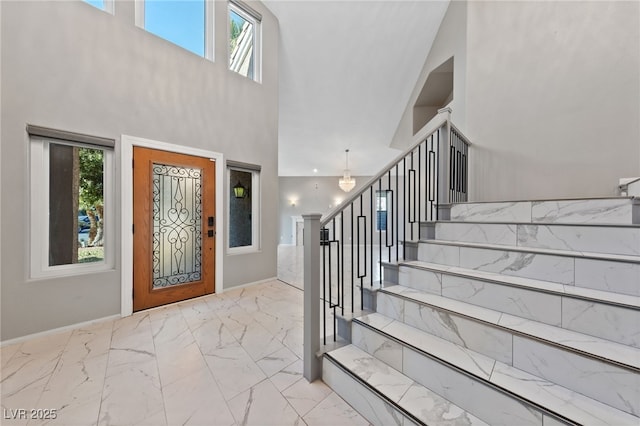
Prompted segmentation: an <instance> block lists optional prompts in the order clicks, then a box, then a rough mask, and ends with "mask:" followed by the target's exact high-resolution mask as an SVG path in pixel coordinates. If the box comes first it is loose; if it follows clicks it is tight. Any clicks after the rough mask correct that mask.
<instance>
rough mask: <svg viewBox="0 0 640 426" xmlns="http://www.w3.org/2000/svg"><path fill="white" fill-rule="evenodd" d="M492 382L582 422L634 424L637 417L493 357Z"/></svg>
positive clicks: (620, 425)
mask: <svg viewBox="0 0 640 426" xmlns="http://www.w3.org/2000/svg"><path fill="white" fill-rule="evenodd" d="M491 382H492V383H494V384H496V385H498V386H500V387H501V388H503V389H506V390H509V391H511V392H513V393H517V394H518V395H520V396H521V397H523V398H524V399H527V400H529V401H532V402H535V403H537V404H539V405H541V406H543V407H545V408H547V409H549V410H551V411H553V412H555V413H557V414H560V415H562V416H563V417H566V418H568V419H570V420H572V421H574V422H576V423H578V424H583V425H616V426H622V425H635V426H637V425H638V424H640V418H638V417H636V416H634V415H632V414H628V413H625V412H623V411H620V410H618V409H616V408H614V407H611V406H610V405H607V404H603V403H602V402H599V401H596V400H594V399H591V398H589V397H587V396H584V395H582V394H580V393H578V392H574V391H571V390H569V389H567V388H564V387H562V386H560V385H557V384H555V383H551V382H549V381H547V380H544V379H541V378H539V377H537V376H534V375H532V374H529V373H527V372H524V371H522V370H518V369H517V368H513V367H511V366H508V365H506V364H503V363H501V362H498V361H496V366H495V368H494V369H493V373H492V374H491Z"/></svg>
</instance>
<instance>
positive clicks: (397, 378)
mask: <svg viewBox="0 0 640 426" xmlns="http://www.w3.org/2000/svg"><path fill="white" fill-rule="evenodd" d="M322 375H323V377H322V378H323V381H324V382H325V383H327V384H328V385H329V386H331V388H332V389H333V390H334V391H335V392H336V393H338V394H339V395H340V396H341V397H342V398H343V399H345V400H346V401H347V402H348V403H349V404H351V406H353V407H354V408H355V409H356V410H358V412H360V414H362V415H363V416H364V417H365V418H366V419H367V420H368V421H370V422H371V423H373V424H376V425H407V426H408V425H414V424H420V423H423V424H429V425H436V424H447V425H478V426H485V425H486V423H485V422H483V421H481V420H480V419H478V418H477V417H475V416H473V415H472V414H470V413H468V412H466V411H464V410H462V409H461V408H459V407H457V406H456V405H455V404H452V403H451V402H449V401H447V400H445V399H444V398H442V397H441V396H439V395H438V394H436V393H434V392H432V391H430V390H429V389H427V388H425V387H424V386H422V385H420V384H419V383H416V382H415V381H414V380H412V379H410V378H409V377H407V376H405V375H404V374H402V373H401V372H399V371H398V370H396V369H394V368H392V367H390V366H389V365H388V364H386V363H384V362H382V361H380V360H378V359H377V358H375V357H374V356H373V355H371V354H369V353H367V352H365V351H363V350H362V349H360V348H358V347H356V346H354V345H349V346H344V347H342V348H340V349H337V350H335V351H332V352H331V353H330V354H328V355H326V356H325V358H324V359H323V367H322Z"/></svg>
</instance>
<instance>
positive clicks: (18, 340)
mask: <svg viewBox="0 0 640 426" xmlns="http://www.w3.org/2000/svg"><path fill="white" fill-rule="evenodd" d="M119 318H121V315H120V314H115V315H109V316H108V317H103V318H97V319H93V320H89V321H83V322H79V323H75V324H70V325H65V326H62V327H58V328H52V329H51V330H45V331H39V332H37V333H32V334H27V335H26V336H21V337H16V338H13V339H9V340H3V341H0V348H2V347H5V346H10V345H15V344H17V343H24V342H27V341H29V340H33V339H37V338H39V337H45V336H51V335H54V334H58V333H63V332H65V331H69V330H75V329H78V328H82V327H87V326H90V325H94V324H98V323H101V322H106V321H113V320H116V319H119Z"/></svg>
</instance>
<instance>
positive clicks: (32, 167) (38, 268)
mask: <svg viewBox="0 0 640 426" xmlns="http://www.w3.org/2000/svg"><path fill="white" fill-rule="evenodd" d="M50 144H58V145H67V146H76V147H82V148H91V149H100V150H102V151H103V153H104V157H103V158H104V160H103V161H104V163H103V191H104V195H103V196H104V214H105V216H107V217H110V218H113V219H112V220H113V222H112V223H109V225H108V226H106V227H105V229H104V236H103V238H104V259H103V260H101V261H96V262H89V263H70V264H65V265H55V266H49V220H48V211H49V200H50V194H49V176H50V175H49V173H50V167H49V147H50ZM114 164H115V160H114V150H113V148H110V147H107V146H100V145H93V144H90V143H81V142H76V141H70V140H66V139H56V138H51V137H45V136H38V135H30V137H29V221H28V223H29V234H30V235H29V242H30V245H29V251H30V256H29V257H30V262H29V278H30V279H34V280H35V279H45V278H53V277H64V276H73V275H83V274H90V273H95V272H101V271H109V270H113V269H114V268H115V266H114V265H115V245H116V241H115V238H114V236H115V226H116V220H117V218H116V216H115V206H114V203H115V198H114V186H115V185H114V178H115V168H114ZM43 212H46V213H43ZM43 215H46V218H45V219H44V220H43Z"/></svg>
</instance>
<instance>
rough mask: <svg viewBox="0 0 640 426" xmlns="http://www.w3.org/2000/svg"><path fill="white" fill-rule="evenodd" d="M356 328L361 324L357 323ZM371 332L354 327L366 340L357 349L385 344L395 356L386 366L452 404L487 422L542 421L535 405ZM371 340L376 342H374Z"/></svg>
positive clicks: (387, 357) (390, 353) (525, 423)
mask: <svg viewBox="0 0 640 426" xmlns="http://www.w3.org/2000/svg"><path fill="white" fill-rule="evenodd" d="M354 326H355V323H354ZM360 328H363V327H362V326H360ZM371 333H375V332H374V331H372V330H366V331H364V332H362V333H361V332H359V331H356V330H355V327H354V331H353V334H354V336H359V339H369V340H370V341H369V342H368V344H365V345H363V346H365V347H362V346H361V349H363V350H365V351H367V347H369V348H370V349H371V348H375V347H376V346H377V347H378V350H374V353H371V352H370V353H371V354H372V355H374V356H376V353H378V354H380V353H382V352H385V351H381V350H379V348H387V349H386V354H385V355H386V357H385V358H386V359H389V358H391V357H393V358H395V359H394V360H392V361H391V364H389V365H390V366H392V367H394V368H395V369H397V370H399V371H401V372H402V373H403V374H405V375H406V376H407V377H409V378H411V379H413V380H415V381H416V382H418V383H420V384H421V385H423V386H425V387H427V388H429V389H431V390H432V391H434V392H435V393H437V394H438V395H440V396H442V397H444V398H445V399H447V400H449V401H451V402H453V403H454V404H456V405H458V406H460V407H464V409H465V410H467V411H468V412H470V413H472V414H473V415H475V416H478V417H479V418H481V419H482V420H484V421H486V422H488V423H490V424H504V425H514V424H518V425H541V424H542V416H543V415H542V413H541V412H539V411H537V410H536V409H535V408H533V407H531V406H528V405H526V404H524V403H522V402H520V401H517V400H515V399H513V398H511V397H509V396H508V395H505V394H504V393H502V392H500V391H497V390H496V389H494V388H492V387H490V386H487V385H486V384H484V383H483V382H482V381H479V380H476V379H473V378H471V377H469V376H467V375H465V374H462V373H460V372H458V371H456V370H453V369H451V368H449V367H447V366H445V365H443V364H441V363H440V362H438V361H435V360H433V359H431V358H429V357H426V356H424V355H423V354H422V353H420V352H418V351H415V350H413V349H411V348H408V347H405V346H402V345H400V344H399V343H397V342H395V341H394V340H392V339H389V338H384V337H382V336H380V337H377V338H376V337H372V338H371V337H363V335H369V334H371ZM374 341H376V342H375V343H374ZM361 343H362V342H361ZM354 344H355V340H354ZM385 362H386V361H385ZM332 388H333V386H332ZM356 409H357V408H356Z"/></svg>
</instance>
